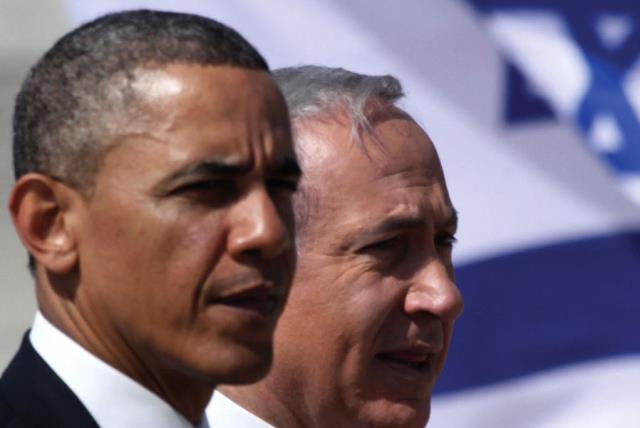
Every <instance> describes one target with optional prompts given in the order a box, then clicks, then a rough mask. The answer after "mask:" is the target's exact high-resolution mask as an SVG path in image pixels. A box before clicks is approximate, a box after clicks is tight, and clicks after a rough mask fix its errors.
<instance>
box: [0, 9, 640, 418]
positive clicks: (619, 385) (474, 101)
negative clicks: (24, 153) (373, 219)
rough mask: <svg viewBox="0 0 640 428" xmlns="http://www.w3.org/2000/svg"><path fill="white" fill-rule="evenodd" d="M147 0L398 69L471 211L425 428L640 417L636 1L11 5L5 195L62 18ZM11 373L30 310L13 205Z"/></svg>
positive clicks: (6, 15) (73, 21)
mask: <svg viewBox="0 0 640 428" xmlns="http://www.w3.org/2000/svg"><path fill="white" fill-rule="evenodd" d="M137 7H151V8H157V9H163V10H178V11H188V12H195V13H199V14H203V15H207V16H210V17H213V18H216V19H218V20H220V21H222V22H224V23H226V24H228V25H230V26H232V27H234V28H235V29H237V30H238V31H239V32H240V33H242V34H243V35H244V36H245V37H246V38H247V39H248V40H249V41H250V42H252V43H253V44H254V45H255V46H256V47H257V48H258V49H259V50H260V51H261V52H262V53H263V55H264V56H265V57H266V58H267V60H268V61H269V63H270V65H271V66H272V67H273V68H276V67H281V66H286V65H295V64H305V63H313V64H324V65H331V66H341V67H345V68H348V69H351V70H354V71H359V72H364V73H368V74H383V73H384V74H386V73H390V74H394V75H396V76H397V77H399V78H400V80H401V81H402V82H403V84H404V86H405V89H406V93H407V98H406V99H405V100H404V102H403V106H404V108H405V109H406V110H407V111H408V112H409V113H411V114H412V115H413V116H414V117H415V119H416V120H417V121H418V122H419V123H421V124H422V125H423V126H424V127H425V129H426V130H427V131H428V132H429V134H430V135H431V137H432V139H433V140H434V142H435V144H436V146H437V148H438V151H439V153H440V156H441V158H442V163H443V166H444V170H445V174H446V178H447V182H448V186H449V189H450V192H451V195H452V199H453V201H454V204H455V205H456V207H457V209H458V211H459V212H460V220H461V224H460V230H459V235H458V238H459V243H458V245H457V247H456V250H455V258H456V264H457V277H458V283H459V286H460V288H461V289H462V291H463V293H464V295H465V299H466V309H465V313H464V315H463V317H462V318H461V319H460V321H459V322H458V324H457V331H456V336H455V340H454V345H453V348H452V350H451V354H450V358H449V362H448V364H447V368H446V371H445V374H444V376H443V378H442V379H441V382H440V384H439V386H438V391H437V396H436V399H435V400H434V404H433V411H432V419H431V422H430V424H429V427H436V428H438V427H440V428H445V427H448V428H458V427H459V428H464V427H472V428H478V427H480V428H483V427H486V428H496V427H497V428H500V427H521V428H523V427H531V428H533V427H535V428H542V427H544V428H556V427H557V428H560V427H636V426H640V405H638V403H639V402H640V387H639V385H640V331H639V330H640V310H639V306H640V124H639V118H640V3H638V2H637V1H635V0H634V1H632V0H628V1H612V0H609V1H595V0H583V1H577V0H576V1H570V0H555V1H543V0H520V1H514V0H421V1H419V0H411V1H409V0H407V1H402V2H371V1H367V0H305V1H294V0H271V1H268V2H259V1H255V0H215V1H214V0H209V1H205V0H203V1H196V0H182V1H180V2H179V3H177V2H171V1H159V0H158V1H134V0H110V1H106V0H104V1H96V0H94V1H91V2H87V1H81V0H48V1H35V0H30V1H28V0H0V138H1V141H2V143H3V144H2V146H1V148H0V198H1V199H2V201H3V203H4V204H5V205H6V202H5V201H6V200H7V197H8V193H9V191H10V189H11V185H12V181H13V178H12V168H11V157H10V152H11V128H10V123H11V114H12V108H13V107H12V104H13V98H14V96H15V94H16V92H17V90H18V87H19V85H20V83H21V80H22V79H23V78H24V75H25V73H26V71H27V70H28V68H29V67H30V66H31V65H32V64H33V62H34V61H35V60H36V59H37V58H38V56H39V55H41V54H42V53H43V52H44V51H45V50H46V49H47V48H49V47H50V46H51V45H52V43H53V42H54V41H55V40H56V39H57V38H58V37H60V36H61V35H62V34H64V33H65V32H66V31H68V30H70V29H71V28H73V27H75V26H77V25H78V24H80V23H82V22H85V21H87V20H89V19H91V18H93V17H95V16H97V15H99V14H102V13H104V12H107V11H113V10H120V9H130V8H137ZM0 216H1V218H0V251H1V252H2V253H1V255H0V368H4V367H5V366H6V364H7V363H8V361H9V359H10V358H11V356H12V355H13V353H14V352H15V350H16V349H17V347H18V344H19V341H20V338H21V336H22V335H23V334H24V331H25V330H26V329H27V328H28V327H29V325H30V323H31V319H32V317H33V314H34V310H35V301H34V293H33V284H32V280H31V278H30V277H29V275H28V273H27V268H26V254H25V252H24V251H23V249H22V247H21V246H20V244H19V241H18V239H17V237H16V235H15V233H14V232H13V227H12V225H11V221H10V218H9V216H8V214H7V212H6V209H3V210H0Z"/></svg>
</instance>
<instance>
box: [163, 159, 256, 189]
mask: <svg viewBox="0 0 640 428" xmlns="http://www.w3.org/2000/svg"><path fill="white" fill-rule="evenodd" d="M249 171H251V164H250V163H249V162H239V163H233V162H228V161H219V160H210V161H204V162H200V163H196V164H193V165H188V166H186V167H184V168H182V169H179V170H177V171H175V172H174V173H172V174H171V175H169V176H168V177H165V178H164V179H162V181H160V183H158V185H157V186H156V188H157V189H166V188H169V187H170V186H171V183H174V182H176V181H179V180H181V179H183V178H184V177H189V176H200V175H202V176H208V175H209V176H210V175H232V176H233V175H243V174H247V173H248V172H249Z"/></svg>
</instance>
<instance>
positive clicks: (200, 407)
mask: <svg viewBox="0 0 640 428" xmlns="http://www.w3.org/2000/svg"><path fill="white" fill-rule="evenodd" d="M37 300H38V307H39V309H40V311H41V312H42V314H43V316H44V317H45V318H46V319H47V320H48V321H49V322H50V323H51V324H53V325H54V326H55V327H56V328H57V329H58V330H60V331H62V332H63V333H64V334H66V335H67V336H69V337H70V338H71V339H72V340H73V341H75V342H76V343H77V344H79V345H80V346H82V347H83V348H84V349H85V350H87V351H88V352H90V353H92V354H93V355H94V356H96V357H98V358H99V359H101V360H102V361H104V362H105V363H107V364H109V365H110V366H111V367H113V368H115V369H116V370H118V371H119V372H121V373H123V374H124V375H126V376H128V377H129V378H131V379H133V380H134V381H136V382H137V383H138V384H140V385H142V386H143V387H145V388H146V389H148V390H150V391H151V392H153V393H154V394H156V395H157V396H158V397H160V398H161V399H163V400H164V401H165V402H167V403H168V404H169V405H170V406H171V407H173V408H174V409H175V410H176V411H177V412H178V413H180V414H181V415H182V416H184V417H185V418H186V419H187V420H188V421H189V422H191V423H192V424H193V425H198V424H199V423H200V422H201V420H202V417H203V415H204V411H205V408H206V406H207V404H208V402H209V400H210V399H211V395H212V394H213V390H214V389H215V386H216V385H214V384H211V383H209V381H205V380H201V379H199V378H198V376H196V375H195V374H193V375H190V374H189V373H186V372H185V370H180V369H179V368H177V367H172V366H171V364H169V363H167V362H166V361H163V360H162V358H160V357H158V356H154V355H151V354H150V353H145V358H142V355H141V354H142V353H141V352H139V351H136V350H135V349H133V348H132V347H131V346H129V345H128V344H126V343H122V341H121V340H120V341H119V340H118V335H116V334H112V335H109V334H107V332H105V331H104V329H96V328H95V326H94V323H91V322H90V320H88V319H86V317H84V316H83V315H82V312H81V311H79V310H78V308H77V307H76V306H75V305H74V303H73V300H70V299H65V298H61V297H60V296H56V295H54V296H51V295H49V293H48V290H47V289H46V288H44V287H41V286H38V287H37Z"/></svg>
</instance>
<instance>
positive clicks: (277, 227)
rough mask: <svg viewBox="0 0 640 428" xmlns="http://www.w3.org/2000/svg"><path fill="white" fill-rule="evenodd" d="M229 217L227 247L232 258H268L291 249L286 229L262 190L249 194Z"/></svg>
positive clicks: (274, 207) (273, 205)
mask: <svg viewBox="0 0 640 428" xmlns="http://www.w3.org/2000/svg"><path fill="white" fill-rule="evenodd" d="M230 215H231V216H232V218H231V219H230V221H231V223H232V227H231V230H230V231H229V236H228V238H227V239H228V243H227V245H228V247H229V251H230V253H231V254H232V255H233V256H234V257H244V256H247V255H257V256H259V257H260V258H264V259H271V258H274V257H277V256H279V255H280V254H282V253H283V252H284V251H285V250H287V249H289V248H290V247H291V242H290V235H289V229H288V228H287V226H286V225H285V223H284V221H283V219H282V217H281V215H280V213H279V212H278V210H277V208H276V206H275V204H274V201H273V200H272V199H271V198H270V197H269V194H268V193H267V191H266V190H265V189H263V188H257V189H253V190H252V191H250V192H249V193H248V194H247V195H246V197H245V198H244V199H243V200H242V201H241V202H240V203H238V204H237V205H236V207H235V209H234V210H233V211H232V212H231V213H230Z"/></svg>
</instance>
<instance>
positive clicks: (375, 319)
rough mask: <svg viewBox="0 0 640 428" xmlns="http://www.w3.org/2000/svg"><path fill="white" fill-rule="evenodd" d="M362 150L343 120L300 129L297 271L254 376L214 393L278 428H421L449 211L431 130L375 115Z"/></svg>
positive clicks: (389, 113)
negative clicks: (263, 364)
mask: <svg viewBox="0 0 640 428" xmlns="http://www.w3.org/2000/svg"><path fill="white" fill-rule="evenodd" d="M372 120H373V127H374V135H375V138H374V137H372V135H370V134H365V135H364V143H365V147H366V153H365V151H363V150H362V149H361V148H360V147H358V146H357V145H356V144H355V143H353V142H351V141H350V136H351V124H350V121H349V119H348V117H347V116H346V115H345V114H340V115H338V116H337V120H322V121H313V120H308V121H306V122H305V123H302V124H298V126H297V129H298V131H299V132H298V135H297V137H296V138H297V144H298V152H299V153H300V154H301V155H300V159H301V165H302V169H303V171H304V178H303V180H302V182H301V191H302V193H303V195H301V196H296V198H297V201H296V204H295V205H296V209H299V208H301V206H300V204H309V205H307V208H308V210H307V211H308V218H306V219H304V220H303V222H302V223H303V224H302V226H301V229H300V230H299V232H298V233H299V234H298V270H297V271H296V276H295V279H294V285H293V287H292V292H291V294H290V297H289V301H288V303H287V307H286V309H285V311H284V313H283V316H282V318H281V320H280V323H279V325H278V329H277V331H276V337H275V358H274V365H273V367H272V370H271V371H270V373H269V375H268V376H267V377H266V378H265V379H264V380H263V381H261V382H259V383H257V384H255V385H250V386H244V387H233V386H228V387H223V388H222V391H223V392H224V393H225V394H227V395H228V396H230V398H232V399H233V400H235V401H237V402H238V403H240V404H241V405H243V406H245V407H246V408H248V409H249V410H251V411H252V412H254V413H255V414H257V415H258V416H260V417H262V418H264V419H265V420H267V421H269V422H270V423H272V424H273V425H275V426H278V427H328V426H331V427H423V426H424V425H425V424H426V422H427V420H428V418H429V411H430V399H431V391H432V388H433V386H434V383H435V381H436V379H437V376H438V375H439V373H440V372H441V370H442V368H443V365H444V361H445V358H446V354H447V349H448V347H449V343H450V341H451V333H452V329H453V323H454V320H455V319H456V318H457V317H458V316H459V314H460V313H461V311H462V298H461V295H460V293H459V291H458V289H457V288H456V285H455V283H454V273H453V266H452V262H451V251H452V244H453V241H454V238H453V236H454V234H455V231H456V224H457V218H456V214H455V210H454V208H453V206H452V204H451V201H450V199H449V195H448V192H447V189H446V185H445V182H444V178H443V174H442V169H441V166H440V162H439V160H438V157H437V154H436V152H435V149H434V147H433V144H432V143H431V141H430V139H429V137H428V136H427V135H426V134H425V132H424V131H423V130H422V129H421V128H420V127H419V126H418V125H417V124H416V123H415V122H414V121H412V120H411V119H410V118H409V117H408V116H407V115H406V114H404V113H403V112H401V111H399V110H397V109H395V108H392V107H388V106H387V107H384V108H382V111H379V112H378V113H377V114H375V115H373V117H372Z"/></svg>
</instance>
